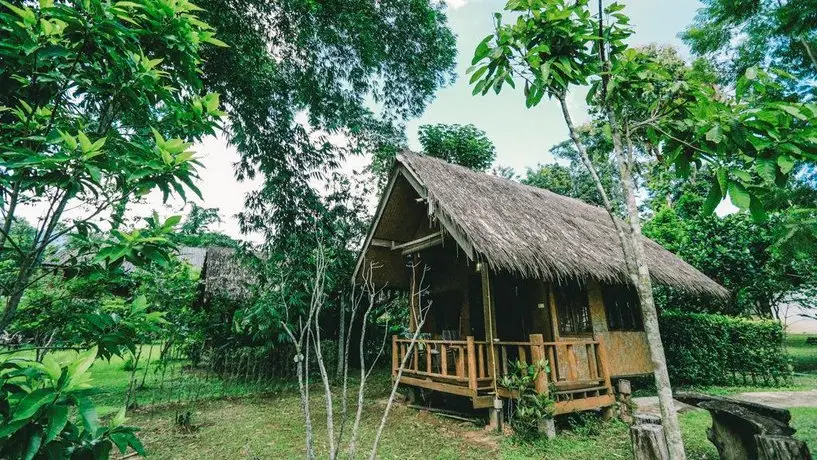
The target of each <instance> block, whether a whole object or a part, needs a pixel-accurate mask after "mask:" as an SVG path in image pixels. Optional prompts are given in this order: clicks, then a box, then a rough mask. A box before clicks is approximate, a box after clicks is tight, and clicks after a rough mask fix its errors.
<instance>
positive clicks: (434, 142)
mask: <svg viewBox="0 0 817 460" xmlns="http://www.w3.org/2000/svg"><path fill="white" fill-rule="evenodd" d="M417 135H418V137H419V139H420V145H422V146H423V153H425V154H426V155H430V156H432V157H437V158H441V159H443V160H445V161H447V162H449V163H453V164H458V165H460V166H465V167H466V168H470V169H473V170H475V171H486V170H487V169H488V168H489V167H490V166H491V164H493V162H494V159H495V158H496V148H495V147H494V143H493V142H491V140H490V139H488V136H487V135H486V134H485V131H483V130H481V129H478V128H477V127H476V126H474V125H444V124H436V125H422V126H420V129H419V130H418V133H417Z"/></svg>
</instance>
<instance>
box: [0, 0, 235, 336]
mask: <svg viewBox="0 0 817 460" xmlns="http://www.w3.org/2000/svg"><path fill="white" fill-rule="evenodd" d="M198 10H199V8H198V7H196V6H194V5H193V4H191V3H189V2H187V1H186V0H182V1H178V2H172V3H167V2H164V1H161V0H148V1H146V2H143V3H140V4H138V5H136V4H132V3H129V2H124V3H122V2H120V3H116V4H111V3H107V2H102V1H99V0H88V1H82V2H80V1H76V2H68V3H55V2H53V1H43V2H40V3H39V4H38V5H23V4H20V5H19V6H15V5H12V4H10V3H4V4H3V6H2V9H1V10H0V41H2V42H3V44H4V46H3V47H2V48H0V57H1V58H2V60H3V64H4V68H5V69H8V70H9V71H7V72H2V73H0V122H2V123H0V126H2V128H0V145H2V150H1V151H0V155H2V164H3V168H2V173H1V174H0V193H2V210H3V219H4V221H3V223H2V229H0V247H1V248H2V249H3V251H13V252H16V253H17V254H18V256H19V264H18V267H17V272H16V275H15V277H14V280H13V281H12V282H11V283H10V285H7V286H5V287H4V288H3V294H4V296H5V308H4V311H3V317H2V319H0V329H5V327H6V326H8V324H9V323H10V322H11V321H12V319H13V318H14V315H15V312H16V310H17V307H18V305H19V303H20V300H21V299H22V297H23V294H24V292H25V290H26V289H27V287H28V286H29V285H30V284H31V283H32V282H33V281H35V280H36V277H37V276H39V275H38V272H39V271H40V268H41V265H42V262H43V257H44V255H45V253H46V251H47V250H48V248H49V247H51V246H52V245H54V244H55V243H56V242H57V241H59V240H61V239H64V238H65V237H67V236H77V237H80V238H82V237H85V236H86V235H88V234H89V232H92V231H95V230H96V229H97V228H98V227H97V226H96V221H97V220H99V219H100V218H104V217H105V216H106V213H107V212H111V211H112V210H113V212H111V221H112V222H111V223H112V226H114V227H118V226H119V220H120V219H121V212H119V211H121V210H123V209H124V207H125V206H126V204H127V202H128V201H129V200H130V199H133V198H137V197H141V196H144V195H146V194H147V193H149V192H150V191H152V190H161V191H162V192H163V194H164V196H165V199H166V198H167V197H168V196H169V195H170V194H171V193H175V194H178V195H180V196H181V197H182V198H184V197H185V195H186V190H192V191H193V192H194V193H197V194H198V189H197V188H196V186H195V184H194V183H193V181H194V180H196V178H197V175H196V167H197V165H198V162H197V161H196V160H195V159H194V158H193V155H194V153H193V152H192V151H191V150H189V148H190V146H191V142H193V141H196V140H199V139H201V138H202V136H204V135H206V134H213V133H214V130H215V128H216V127H217V121H218V119H219V118H220V117H221V115H222V112H221V111H219V98H218V95H217V94H214V93H206V92H205V91H203V90H202V83H201V80H200V70H201V67H202V57H201V51H202V50H203V49H204V48H206V45H207V44H208V43H210V44H214V45H218V46H223V43H222V42H221V41H219V40H218V39H216V38H215V37H214V32H213V30H212V28H211V27H210V26H208V25H207V24H206V23H204V22H202V21H201V20H199V19H198V18H197V16H196V12H197V11H198ZM22 206H30V207H35V209H38V210H40V211H41V215H40V219H39V220H38V222H37V230H36V234H35V238H34V239H33V242H32V243H31V244H29V245H25V244H22V245H21V242H20V241H18V240H17V239H16V238H15V237H14V236H13V235H11V234H10V232H9V230H10V229H11V227H12V226H13V225H14V224H15V222H17V221H18V215H17V214H18V212H19V209H20V207H22ZM67 209H72V213H71V220H70V221H68V222H66V221H65V219H64V217H65V212H66V210H67ZM115 237H116V242H114V241H111V242H112V243H114V244H115V245H117V247H116V248H115V249H114V248H113V247H112V248H111V249H108V250H107V252H106V253H104V254H103V255H102V256H101V259H109V260H112V259H117V258H118V259H120V260H121V258H122V257H123V256H124V255H125V253H127V252H128V251H130V250H134V249H135V248H138V249H136V250H138V251H141V253H142V255H141V256H139V257H136V255H135V254H134V257H133V258H134V260H140V259H145V258H152V259H154V260H166V257H165V256H164V255H163V252H162V251H163V248H162V247H161V245H160V244H158V243H160V241H158V240H150V239H146V238H145V236H144V235H143V234H142V233H140V232H130V233H124V232H118V231H117V232H115ZM162 241H164V240H162ZM124 246H127V247H128V249H122V248H123V247H124ZM89 247H90V246H89ZM120 250H121V251H120ZM112 256H116V257H112Z"/></svg>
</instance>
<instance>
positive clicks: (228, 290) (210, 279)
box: [200, 247, 256, 301]
mask: <svg viewBox="0 0 817 460" xmlns="http://www.w3.org/2000/svg"><path fill="white" fill-rule="evenodd" d="M200 280H201V283H202V285H203V288H204V289H203V291H204V292H203V293H204V299H205V301H206V300H207V299H210V298H212V297H213V296H214V295H218V296H222V297H225V296H226V297H229V298H233V299H243V298H246V297H247V296H249V294H250V287H251V286H252V285H253V284H254V283H255V281H256V279H255V277H254V276H253V274H252V271H251V270H250V269H249V268H248V267H247V266H246V265H244V264H243V263H242V260H241V258H240V256H239V255H238V254H237V253H236V250H235V249H232V248H224V247H209V248H207V250H206V254H205V256H204V263H203V267H202V270H201V278H200Z"/></svg>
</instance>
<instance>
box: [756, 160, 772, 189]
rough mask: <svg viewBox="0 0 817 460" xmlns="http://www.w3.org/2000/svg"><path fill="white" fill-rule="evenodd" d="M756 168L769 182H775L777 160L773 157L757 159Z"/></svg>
mask: <svg viewBox="0 0 817 460" xmlns="http://www.w3.org/2000/svg"><path fill="white" fill-rule="evenodd" d="M755 170H756V171H757V174H758V176H760V177H762V178H763V180H765V181H766V182H768V183H774V181H775V179H776V178H777V162H775V161H774V160H773V159H771V158H757V159H755Z"/></svg>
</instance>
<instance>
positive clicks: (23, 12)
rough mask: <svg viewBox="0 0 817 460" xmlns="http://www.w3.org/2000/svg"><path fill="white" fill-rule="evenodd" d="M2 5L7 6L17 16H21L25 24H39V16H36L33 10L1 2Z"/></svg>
mask: <svg viewBox="0 0 817 460" xmlns="http://www.w3.org/2000/svg"><path fill="white" fill-rule="evenodd" d="M0 3H2V4H3V5H5V6H6V7H7V8H8V9H10V10H11V11H13V12H14V13H15V14H16V15H17V16H20V17H21V18H22V19H23V22H24V23H26V24H29V25H31V24H35V23H36V22H37V16H36V15H35V14H34V11H32V10H31V8H26V7H23V8H18V7H16V6H14V5H12V4H11V3H8V2H5V1H2V0H0Z"/></svg>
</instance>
